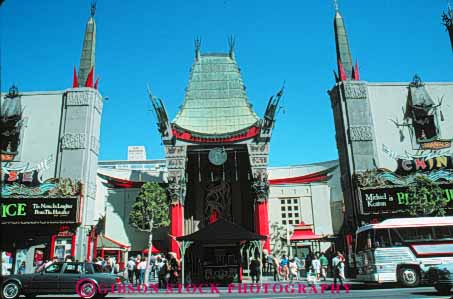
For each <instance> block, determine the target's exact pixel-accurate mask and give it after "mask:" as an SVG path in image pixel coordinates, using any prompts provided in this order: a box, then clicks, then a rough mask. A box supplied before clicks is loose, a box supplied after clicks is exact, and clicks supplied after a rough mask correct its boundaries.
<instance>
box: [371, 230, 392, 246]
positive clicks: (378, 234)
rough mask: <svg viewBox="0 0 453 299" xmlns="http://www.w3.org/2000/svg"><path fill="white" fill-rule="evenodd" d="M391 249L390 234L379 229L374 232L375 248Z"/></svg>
mask: <svg viewBox="0 0 453 299" xmlns="http://www.w3.org/2000/svg"><path fill="white" fill-rule="evenodd" d="M379 247H381V248H382V247H390V238H389V232H388V230H387V229H377V230H375V232H374V248H379Z"/></svg>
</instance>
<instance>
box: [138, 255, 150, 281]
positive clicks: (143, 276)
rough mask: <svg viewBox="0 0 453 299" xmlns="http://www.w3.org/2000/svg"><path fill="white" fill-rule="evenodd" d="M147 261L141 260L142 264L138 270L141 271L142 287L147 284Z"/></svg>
mask: <svg viewBox="0 0 453 299" xmlns="http://www.w3.org/2000/svg"><path fill="white" fill-rule="evenodd" d="M147 266H148V265H147V260H146V257H145V258H143V259H142V260H140V263H139V264H138V270H139V273H140V274H139V282H138V284H139V285H142V284H144V283H145V272H146V267H147Z"/></svg>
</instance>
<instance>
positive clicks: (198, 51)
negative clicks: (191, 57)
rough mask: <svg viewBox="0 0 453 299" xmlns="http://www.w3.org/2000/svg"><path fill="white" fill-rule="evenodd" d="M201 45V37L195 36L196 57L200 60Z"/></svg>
mask: <svg viewBox="0 0 453 299" xmlns="http://www.w3.org/2000/svg"><path fill="white" fill-rule="evenodd" d="M200 47H201V39H200V38H199V37H197V38H195V59H196V60H197V61H198V60H199V59H200Z"/></svg>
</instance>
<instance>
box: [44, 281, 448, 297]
mask: <svg viewBox="0 0 453 299" xmlns="http://www.w3.org/2000/svg"><path fill="white" fill-rule="evenodd" d="M270 285H271V287H269V292H268V293H267V294H265V293H264V292H263V291H262V292H261V293H258V294H252V293H250V292H248V293H239V292H238V290H237V289H233V290H231V291H229V290H228V288H227V287H219V288H218V290H219V293H211V291H210V288H203V293H200V291H199V290H197V292H195V293H193V294H189V293H185V292H181V293H180V294H178V292H177V290H176V289H174V292H173V293H165V292H166V290H162V291H161V292H160V293H158V294H156V293H155V292H152V293H150V292H147V293H146V294H145V295H144V294H137V293H135V294H133V293H125V294H109V295H108V296H107V298H117V299H122V298H247V299H253V298H263V299H264V298H280V299H285V298H382V297H386V298H450V297H451V296H452V295H453V293H452V294H450V295H449V296H439V295H437V293H436V291H435V290H434V288H433V287H426V286H423V287H418V288H400V287H396V286H391V285H384V286H376V285H362V284H354V285H353V289H352V290H351V291H350V292H348V293H346V292H345V291H344V290H341V291H340V293H339V294H337V293H334V294H332V293H331V291H330V290H326V291H324V293H321V292H320V291H319V289H320V286H319V285H318V289H317V290H318V292H317V293H314V292H313V291H312V289H311V288H310V287H307V288H306V293H300V294H299V293H297V292H294V293H292V294H291V293H288V292H285V291H284V289H283V292H281V293H277V292H272V285H273V284H270ZM282 286H285V285H284V284H282ZM277 289H278V288H277ZM296 290H297V288H296ZM39 298H77V296H76V295H72V296H61V295H52V296H39Z"/></svg>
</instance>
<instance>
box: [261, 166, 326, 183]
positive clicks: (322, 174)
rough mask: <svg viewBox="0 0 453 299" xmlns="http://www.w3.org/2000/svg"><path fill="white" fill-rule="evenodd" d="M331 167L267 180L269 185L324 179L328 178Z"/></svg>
mask: <svg viewBox="0 0 453 299" xmlns="http://www.w3.org/2000/svg"><path fill="white" fill-rule="evenodd" d="M332 170H333V168H328V169H325V170H322V171H318V172H313V173H309V174H306V175H302V176H296V177H291V178H281V179H272V180H269V184H270V185H282V184H304V183H312V182H320V181H326V180H328V179H329V178H330V176H329V175H328V174H329V173H330V172H331V171H332Z"/></svg>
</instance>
